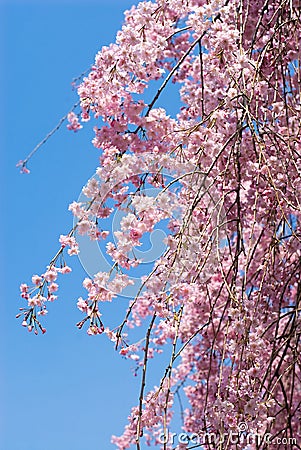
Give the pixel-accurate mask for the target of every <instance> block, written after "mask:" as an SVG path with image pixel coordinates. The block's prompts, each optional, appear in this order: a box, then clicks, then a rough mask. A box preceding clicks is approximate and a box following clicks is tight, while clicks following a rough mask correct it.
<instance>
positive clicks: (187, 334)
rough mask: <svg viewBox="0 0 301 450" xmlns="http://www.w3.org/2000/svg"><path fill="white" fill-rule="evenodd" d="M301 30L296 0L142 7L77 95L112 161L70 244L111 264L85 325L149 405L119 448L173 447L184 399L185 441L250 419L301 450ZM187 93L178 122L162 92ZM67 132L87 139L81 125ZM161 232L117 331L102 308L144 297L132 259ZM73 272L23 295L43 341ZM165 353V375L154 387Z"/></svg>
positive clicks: (176, 1) (86, 304) (252, 426)
mask: <svg viewBox="0 0 301 450" xmlns="http://www.w3.org/2000/svg"><path fill="white" fill-rule="evenodd" d="M300 22H301V19H300V4H299V2H298V0H283V1H280V0H270V1H268V2H267V1H264V0H258V1H254V2H249V1H247V0H234V1H231V2H229V1H226V0H207V1H204V0H157V1H142V2H141V3H139V4H138V5H137V6H133V7H132V8H131V9H130V10H128V11H126V13H125V22H124V25H123V27H122V29H121V30H120V31H119V32H118V33H117V37H116V42H115V43H114V44H111V45H109V46H107V47H103V48H102V49H101V50H100V51H99V52H98V54H97V55H96V58H95V64H94V65H93V67H92V69H91V71H90V73H89V74H88V75H87V76H86V77H85V78H84V79H83V81H82V83H81V84H80V86H79V88H78V94H79V97H80V106H81V121H82V123H85V122H88V121H89V119H90V117H92V116H93V117H94V118H95V119H96V121H97V123H98V125H97V126H95V127H94V133H95V135H94V138H93V145H94V146H95V147H96V149H98V151H99V152H100V158H99V166H98V167H97V168H96V176H95V177H93V178H91V179H90V180H89V182H88V183H87V185H86V186H85V188H84V190H83V193H84V195H85V196H86V197H87V201H86V202H73V203H72V204H71V205H70V207H69V209H70V211H71V212H72V213H73V215H74V216H75V218H76V221H77V222H76V225H75V227H74V229H73V231H72V233H71V234H69V235H68V236H67V237H61V239H60V243H61V246H62V247H61V248H63V247H65V246H69V247H70V248H69V250H68V251H69V253H70V254H76V253H77V251H78V247H77V244H76V240H75V238H76V236H74V237H73V234H75V233H78V234H80V235H88V236H89V237H90V238H91V239H92V240H100V239H108V241H107V243H106V253H107V256H108V259H109V260H110V261H111V269H110V270H109V271H108V272H99V273H97V274H96V275H95V276H94V277H93V279H91V278H86V279H85V280H84V287H85V289H86V290H87V298H86V299H83V298H82V297H80V298H79V299H78V302H77V306H78V308H79V310H80V312H81V313H83V314H84V318H83V319H82V320H81V321H80V322H78V324H77V326H78V327H79V328H82V327H83V326H84V325H85V324H86V323H87V324H88V328H87V332H88V333H89V334H91V335H96V334H102V333H103V334H105V335H107V337H108V338H109V339H110V340H111V341H113V343H114V345H115V346H116V348H117V349H118V350H119V352H120V354H121V355H122V356H125V357H127V358H129V359H130V360H132V361H133V362H134V363H135V364H136V367H137V370H138V372H135V373H140V374H141V389H140V394H139V399H138V402H137V405H136V406H134V407H133V409H132V411H131V414H130V416H129V422H128V425H127V426H126V427H125V430H124V433H123V434H122V435H121V436H119V437H116V436H115V437H113V443H114V444H115V445H116V446H117V448H118V449H119V450H125V449H127V448H130V447H131V446H134V447H136V449H137V450H140V449H141V448H142V445H143V442H145V443H147V444H151V443H154V444H155V445H158V446H161V447H162V448H163V449H164V450H167V449H171V447H170V444H169V443H168V439H166V443H164V444H162V443H160V440H159V439H158V436H162V432H163V434H165V435H167V433H168V426H169V425H170V424H171V423H172V420H173V411H174V407H175V404H176V402H177V401H178V399H181V398H183V399H185V402H182V401H181V400H180V406H181V405H182V404H185V408H183V410H182V420H183V423H182V427H183V429H184V430H185V431H186V432H187V433H199V434H204V433H210V432H212V433H216V434H220V435H221V436H222V435H224V434H225V433H229V432H231V430H232V431H233V430H234V431H235V430H237V427H238V425H239V423H241V422H244V423H247V424H248V430H249V431H250V432H252V433H254V434H262V435H263V434H264V433H270V434H271V435H272V436H273V437H277V436H279V435H281V436H285V437H292V438H296V439H297V440H298V439H299V441H300V443H301V423H300V408H301V364H300V350H301V345H300V336H301V321H300V311H301V307H300V300H301V280H300V262H301V245H300V244H301V233H300V220H301V205H300V196H299V193H300V191H301V141H300V128H301V122H300V113H301V106H300V101H301V100H300V92H301V81H300V60H301V54H300V42H301V40H300V37H301V36H300V34H301V33H300V31H301V23H300ZM173 85H174V86H173ZM175 86H176V87H177V88H178V89H177V92H178V94H179V99H177V101H175V105H174V107H171V106H169V111H168V110H167V108H166V107H164V96H163V95H162V94H163V93H170V95H171V96H172V95H175V94H174V92H175ZM169 89H170V90H169ZM177 104H180V106H179V107H178V110H177V111H175V109H176V108H177V107H176V105H177ZM72 114H73V113H72ZM69 122H70V125H69V126H68V127H69V128H70V129H73V130H74V131H76V130H77V129H79V128H80V127H81V126H82V125H80V123H79V119H78V117H77V116H76V115H75V114H73V115H70V117H69ZM88 125H89V124H88V123H86V124H85V126H88ZM22 167H23V166H22ZM151 188H152V189H157V190H159V192H157V193H156V195H155V196H154V195H150V194H149V189H151ZM116 210H119V211H122V212H123V218H122V220H121V222H120V227H119V229H118V230H114V233H112V232H111V230H108V226H107V225H105V224H107V223H108V222H107V221H108V220H109V219H110V218H112V216H113V214H114V212H115V211H116ZM160 226H162V227H163V228H164V230H165V231H166V232H167V236H166V239H165V244H166V249H165V251H164V253H163V254H162V255H160V257H158V258H156V260H155V261H154V263H153V265H152V267H151V268H150V270H149V271H148V273H147V274H143V275H140V288H139V290H138V293H137V295H136V296H133V297H132V298H130V301H129V305H128V309H127V311H126V312H125V317H124V320H123V322H122V323H121V324H116V326H115V327H113V328H112V329H110V328H109V327H106V326H105V325H106V324H105V319H104V318H103V317H102V315H101V311H100V310H101V302H104V301H109V302H111V301H113V300H114V298H115V297H116V296H118V295H119V294H120V293H122V292H123V291H124V289H125V288H126V287H127V286H130V285H131V284H132V280H131V273H132V271H133V270H135V269H136V268H137V267H141V266H142V263H143V261H142V260H141V259H139V258H137V257H136V255H135V251H136V250H137V248H138V247H141V244H142V242H143V239H144V238H146V237H147V236H149V234H150V233H151V232H153V231H154V230H155V229H156V228H157V227H160ZM63 270H64V267H61V268H60V269H58V268H56V266H55V264H54V263H53V264H50V266H49V268H48V270H47V271H46V272H45V274H43V275H42V276H41V277H37V276H36V277H34V278H33V284H34V287H33V288H29V287H28V286H27V285H22V287H21V294H22V297H23V298H24V299H25V300H26V301H27V302H28V308H29V309H26V310H24V313H23V314H24V321H23V325H26V326H28V327H29V329H32V328H33V327H35V329H37V327H40V328H41V330H42V331H43V330H44V328H43V327H42V325H41V324H40V322H39V321H38V320H37V317H36V316H37V314H38V315H43V314H45V311H46V301H49V299H52V298H53V295H54V294H53V293H54V292H55V291H56V289H57V285H56V283H55V281H56V275H57V273H58V272H60V271H61V272H62V271H63ZM36 311H38V313H36ZM102 320H103V321H104V323H103V322H102ZM133 328H135V329H136V331H135V334H134V335H135V338H133V340H131V330H132V329H133ZM139 330H141V335H140V336H139V339H138V340H137V333H138V331H139ZM159 353H164V355H165V357H166V358H167V360H168V363H167V365H166V367H165V368H164V369H163V370H162V376H161V379H160V380H159V382H158V383H157V387H156V388H154V389H152V388H151V386H149V385H148V383H147V380H148V374H149V371H150V370H151V368H150V364H149V362H150V360H151V359H152V360H156V357H157V356H158V354H159ZM147 390H148V392H147ZM300 443H299V445H300ZM203 447H204V448H206V449H208V450H209V449H213V448H214V447H213V444H210V443H208V444H206V445H204V446H203ZM182 448H183V447H182ZM185 448H186V446H185ZM230 448H231V443H230V442H228V443H227V442H224V443H223V449H230ZM236 448H237V449H241V450H242V449H243V448H245V447H244V445H243V444H237V446H236ZM248 449H254V450H255V449H257V447H256V444H255V443H253V444H250V445H249V447H248Z"/></svg>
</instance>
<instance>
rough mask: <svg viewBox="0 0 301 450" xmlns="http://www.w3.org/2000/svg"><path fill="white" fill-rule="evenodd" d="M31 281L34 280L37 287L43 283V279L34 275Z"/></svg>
mask: <svg viewBox="0 0 301 450" xmlns="http://www.w3.org/2000/svg"><path fill="white" fill-rule="evenodd" d="M31 280H32V282H33V284H35V285H36V286H39V285H40V284H41V283H42V281H43V278H42V277H39V276H38V275H33V277H32V278H31Z"/></svg>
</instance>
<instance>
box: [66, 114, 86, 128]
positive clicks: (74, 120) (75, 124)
mask: <svg viewBox="0 0 301 450" xmlns="http://www.w3.org/2000/svg"><path fill="white" fill-rule="evenodd" d="M67 120H68V122H69V124H68V125H67V128H68V130H73V131H74V132H76V131H78V130H80V129H81V128H83V126H82V125H81V124H80V123H79V120H78V117H77V115H76V114H74V112H70V113H69V114H68V117H67Z"/></svg>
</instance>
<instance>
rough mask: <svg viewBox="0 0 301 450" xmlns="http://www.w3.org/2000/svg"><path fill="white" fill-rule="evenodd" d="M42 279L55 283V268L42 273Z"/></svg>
mask: <svg viewBox="0 0 301 450" xmlns="http://www.w3.org/2000/svg"><path fill="white" fill-rule="evenodd" d="M44 278H45V280H46V281H48V282H52V281H55V280H56V279H57V271H56V269H55V268H51V269H49V270H47V272H45V273H44Z"/></svg>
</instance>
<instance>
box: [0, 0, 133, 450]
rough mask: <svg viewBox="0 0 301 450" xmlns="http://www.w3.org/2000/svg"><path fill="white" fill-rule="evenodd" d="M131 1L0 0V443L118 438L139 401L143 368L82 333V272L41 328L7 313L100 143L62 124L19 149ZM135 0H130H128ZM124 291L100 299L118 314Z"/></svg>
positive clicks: (33, 446) (66, 94)
mask: <svg viewBox="0 0 301 450" xmlns="http://www.w3.org/2000/svg"><path fill="white" fill-rule="evenodd" d="M132 3H133V1H132V0H114V1H113V0H110V1H109V0H107V1H106V0H98V1H89V0H86V1H76V0H73V1H71V0H70V1H61V2H59V1H53V2H47V1H45V2H44V1H42V0H41V1H37V0H36V1H26V0H24V1H16V0H8V1H6V2H3V0H2V1H0V22H1V23H0V30H1V31H0V34H1V36H0V38H1V39H0V42H1V67H2V71H1V75H0V76H1V80H0V82H1V84H0V85H1V88H2V95H1V107H0V113H1V117H0V120H1V122H0V123H1V136H0V145H1V166H0V171H1V183H2V186H1V187H2V189H1V195H2V200H1V204H2V214H1V217H2V218H1V220H0V227H1V229H0V232H1V233H0V236H1V281H2V282H1V303H0V320H1V326H0V330H1V331H0V332H1V341H0V342H1V343H0V349H1V375H0V377H1V380H0V382H1V388H0V389H1V391H0V394H1V399H0V405H1V406H0V415H1V417H0V420H1V429H0V450H54V449H55V450H86V449H88V448H93V449H95V450H98V449H99V450H103V449H111V448H115V447H114V446H112V445H111V444H110V436H111V435H112V434H113V433H115V434H117V435H118V434H120V433H121V432H122V430H123V426H124V425H125V423H126V417H127V415H128V412H129V410H130V407H131V406H133V405H134V404H135V403H136V398H137V392H138V388H139V384H138V383H139V379H138V378H134V377H133V375H132V373H131V364H130V363H128V362H127V361H125V360H123V359H122V358H121V357H120V356H119V355H118V354H117V353H115V352H114V351H113V348H112V345H111V344H110V343H109V342H108V340H107V339H106V338H104V337H96V338H93V337H89V336H87V334H86V333H85V331H79V330H77V329H76V327H75V323H76V322H77V321H78V320H79V319H81V318H82V315H81V313H80V312H79V311H78V310H77V309H76V300H77V297H78V296H79V295H84V294H85V291H84V290H83V288H82V287H81V281H82V279H83V278H84V276H85V273H84V271H83V269H82V267H81V265H80V264H79V262H78V261H77V260H76V258H73V260H72V266H73V273H72V274H71V275H69V276H65V277H64V278H63V279H62V280H61V281H62V282H61V286H60V290H59V300H58V301H57V303H56V304H52V305H50V308H49V315H48V317H47V318H46V325H47V330H48V331H47V333H46V335H45V336H41V335H39V336H38V337H36V336H34V335H33V334H30V333H28V332H27V331H26V330H24V329H23V328H22V327H21V326H20V322H19V321H17V320H16V319H15V314H16V312H17V310H18V307H19V306H22V302H21V300H20V299H19V284H20V282H29V281H30V279H31V275H32V274H34V273H41V272H43V271H44V270H45V265H46V264H47V263H48V262H49V260H50V259H51V257H52V256H53V255H54V253H55V251H56V249H57V239H58V237H59V235H60V234H61V233H67V232H68V230H69V229H70V225H71V224H72V217H71V214H70V213H69V212H68V211H67V208H68V204H69V203H70V202H72V201H73V200H74V199H76V198H77V197H78V194H79V192H80V189H81V187H82V186H83V185H84V184H85V182H86V181H87V180H88V179H89V177H90V176H91V175H92V174H93V172H94V168H95V166H96V164H97V160H98V152H97V150H96V149H95V148H94V147H93V146H92V144H91V143H90V142H91V138H92V133H93V132H92V131H91V130H87V131H85V130H81V131H80V132H79V133H77V134H74V133H72V132H69V131H67V130H66V128H65V126H63V128H62V129H61V131H60V132H59V133H57V134H56V135H55V136H54V137H53V138H52V139H51V140H50V141H49V142H48V143H47V144H46V145H45V146H44V147H43V148H42V149H41V150H40V151H39V153H38V154H36V156H35V157H34V159H33V160H32V161H31V162H30V164H29V168H30V170H31V174H30V175H20V174H19V172H18V170H17V169H16V168H15V164H16V162H17V161H18V160H19V159H22V158H24V157H25V156H26V155H27V153H28V152H29V151H30V150H31V149H32V148H33V147H34V146H35V145H36V144H37V142H39V141H40V140H41V139H42V138H43V137H44V135H45V134H46V133H47V132H48V131H49V130H50V129H51V128H52V127H53V126H54V125H55V124H56V123H57V121H58V120H59V119H60V117H61V116H62V115H64V114H65V113H66V112H67V111H68V110H69V109H70V107H71V106H72V105H73V104H74V103H75V101H76V100H77V97H76V95H75V93H74V92H72V90H71V86H70V83H71V81H72V78H73V77H75V76H77V75H78V74H80V73H81V72H82V71H83V70H85V69H86V68H88V67H89V65H90V64H91V63H93V60H94V55H95V53H96V52H97V50H98V49H99V48H100V47H101V46H102V45H104V44H108V43H110V42H111V41H113V40H114V38H115V33H116V31H117V29H118V28H119V27H120V24H121V21H122V18H123V10H124V9H125V8H127V7H129V6H130V5H131V4H132ZM136 3H137V2H136ZM124 309H125V301H124V300H122V299H120V300H118V301H117V302H115V305H106V306H105V311H104V314H105V317H106V318H107V319H108V320H109V318H110V316H111V315H112V316H113V315H114V318H116V317H119V316H120V317H121V316H122V313H123V312H124Z"/></svg>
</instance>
